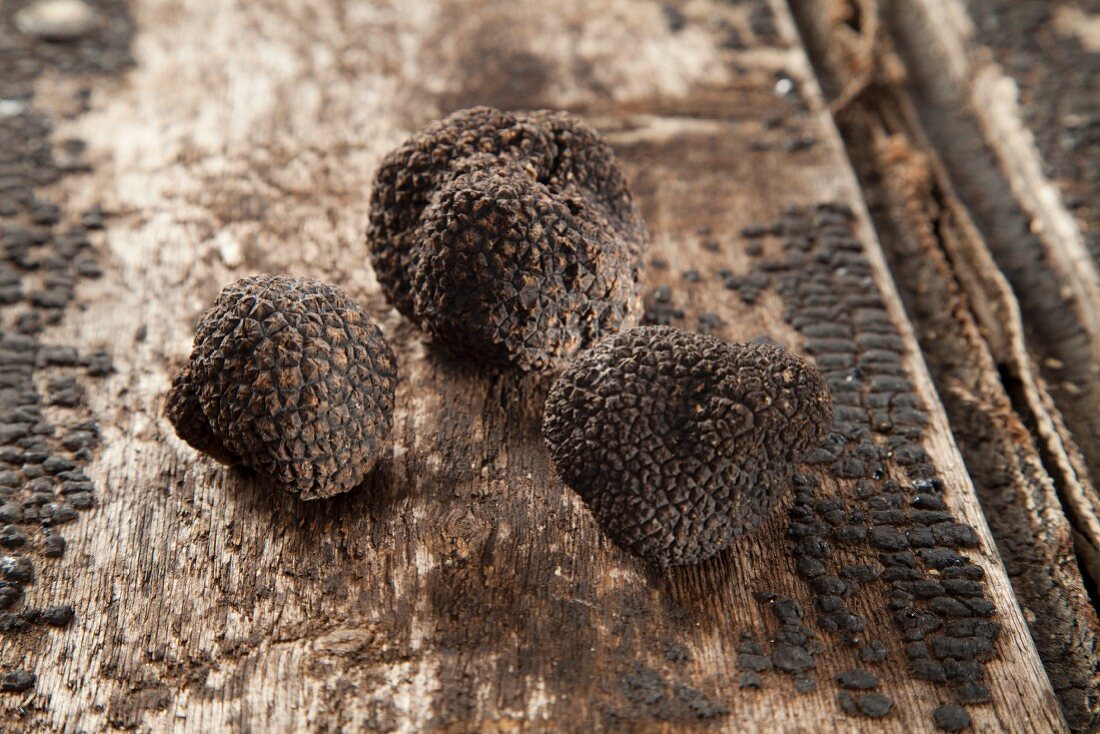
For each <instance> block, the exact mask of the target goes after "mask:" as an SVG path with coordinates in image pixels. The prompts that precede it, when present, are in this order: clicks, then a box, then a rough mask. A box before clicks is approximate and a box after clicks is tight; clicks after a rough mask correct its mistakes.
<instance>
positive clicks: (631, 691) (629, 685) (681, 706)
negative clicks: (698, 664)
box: [620, 666, 729, 721]
mask: <svg viewBox="0 0 1100 734" xmlns="http://www.w3.org/2000/svg"><path fill="white" fill-rule="evenodd" d="M620 689H621V691H622V694H623V697H624V698H625V699H626V700H627V701H628V702H630V703H631V704H632V705H633V706H634V708H635V709H637V710H639V713H643V714H644V715H646V716H648V717H651V718H654V719H658V720H660V721H691V720H698V719H713V718H715V717H718V716H723V715H725V714H727V713H729V709H728V708H727V707H725V706H723V705H721V704H718V703H715V702H714V701H712V700H710V699H709V698H708V697H707V696H706V695H705V694H704V693H702V692H701V691H699V690H697V689H695V688H692V687H691V686H688V685H684V684H683V683H677V682H670V681H668V680H667V679H666V678H665V676H664V675H662V674H661V673H660V672H659V671H656V670H653V669H652V668H646V667H643V666H639V667H637V668H636V669H635V670H634V671H633V672H631V673H628V674H627V675H624V676H623V677H622V679H621V680H620Z"/></svg>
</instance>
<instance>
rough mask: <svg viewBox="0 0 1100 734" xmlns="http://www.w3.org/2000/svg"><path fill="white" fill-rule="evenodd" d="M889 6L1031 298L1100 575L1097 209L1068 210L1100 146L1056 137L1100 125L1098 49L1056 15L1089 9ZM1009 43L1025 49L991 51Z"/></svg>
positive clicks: (1048, 418)
mask: <svg viewBox="0 0 1100 734" xmlns="http://www.w3.org/2000/svg"><path fill="white" fill-rule="evenodd" d="M883 6H884V14H885V15H886V16H887V17H888V18H889V23H890V26H891V29H892V31H893V32H894V33H895V36H896V37H897V40H898V45H899V48H900V50H901V51H902V53H903V55H905V56H906V58H907V61H908V67H909V69H910V71H911V73H912V77H913V82H914V83H913V84H912V86H911V88H912V90H913V92H914V97H915V101H916V104H917V108H918V110H919V112H920V114H921V119H922V122H923V124H924V126H925V129H926V130H927V131H928V133H929V136H930V137H931V138H932V140H933V141H934V142H935V144H936V146H937V148H938V149H939V150H940V152H941V155H942V156H943V160H944V163H945V165H946V167H947V169H948V171H949V173H950V175H951V177H952V180H953V183H954V186H955V189H956V191H957V192H958V193H959V196H960V197H961V198H962V200H963V201H965V202H966V203H967V205H968V207H969V209H970V211H971V213H972V214H973V216H974V219H975V222H976V223H977V224H978V226H979V228H980V229H981V230H982V232H983V235H984V238H985V241H986V242H987V243H988V245H989V249H990V252H991V253H992V255H993V257H994V258H995V260H996V262H997V264H998V266H999V267H1000V269H1001V271H1002V272H1003V273H1004V275H1005V277H1006V278H1007V280H1008V282H1009V283H1010V284H1011V286H1012V289H1013V293H1014V296H1015V298H1016V299H1017V300H1018V302H1019V304H1020V309H1021V314H1022V316H1023V326H1024V336H1025V339H1026V347H1027V351H1028V354H1029V355H1030V358H1031V360H1032V361H1033V363H1034V365H1035V367H1034V369H1033V371H1034V372H1035V375H1036V378H1037V379H1038V380H1040V381H1041V382H1042V384H1041V385H1039V386H1038V387H1037V389H1036V390H1034V391H1032V394H1031V395H1030V396H1029V398H1028V399H1029V400H1030V401H1031V402H1032V403H1033V405H1034V410H1035V415H1036V420H1037V421H1038V423H1039V424H1040V425H1039V426H1038V431H1039V432H1040V433H1041V434H1042V435H1043V436H1044V440H1045V442H1046V443H1047V446H1048V449H1049V450H1050V451H1051V452H1052V462H1051V463H1052V465H1053V464H1055V463H1056V464H1060V465H1061V468H1060V469H1059V471H1060V472H1061V473H1062V475H1063V477H1064V480H1063V481H1062V482H1061V486H1060V490H1061V492H1062V496H1063V498H1064V500H1065V503H1066V506H1067V509H1068V510H1069V511H1070V512H1071V514H1072V516H1073V520H1074V523H1075V526H1076V528H1077V530H1078V531H1079V536H1078V537H1079V541H1080V542H1079V544H1078V545H1079V552H1080V554H1081V556H1082V558H1084V559H1085V561H1086V563H1087V564H1088V566H1089V568H1090V573H1091V574H1092V575H1093V576H1094V577H1095V576H1096V574H1097V573H1100V535H1098V533H1100V496H1098V495H1097V491H1096V487H1095V481H1096V480H1095V477H1096V476H1097V474H1098V473H1100V417H1098V416H1100V410H1098V408H1100V271H1098V270H1097V266H1096V261H1095V260H1094V258H1092V257H1090V254H1089V242H1091V241H1092V239H1094V238H1095V230H1096V218H1095V216H1094V214H1092V213H1091V212H1092V211H1093V210H1092V209H1091V208H1090V206H1078V207H1077V208H1076V209H1075V211H1072V212H1071V210H1070V208H1069V206H1068V205H1069V204H1071V203H1073V202H1074V201H1075V200H1076V201H1077V202H1080V203H1082V204H1083V203H1084V202H1085V201H1087V198H1088V197H1087V196H1082V192H1083V191H1086V190H1088V189H1089V188H1090V187H1094V186H1095V182H1096V176H1095V173H1094V171H1095V168H1096V165H1097V164H1096V158H1097V155H1098V154H1097V150H1098V149H1097V147H1096V145H1095V144H1094V143H1093V142H1091V140H1090V139H1089V138H1088V137H1087V136H1085V137H1084V138H1080V139H1077V142H1076V143H1075V144H1074V145H1075V148H1076V149H1075V150H1074V151H1073V152H1072V154H1069V153H1067V151H1065V150H1060V151H1056V150H1055V148H1056V147H1058V146H1057V145H1052V141H1060V142H1067V141H1072V140H1075V139H1076V138H1075V136H1076V133H1074V132H1073V129H1074V128H1076V126H1077V125H1079V124H1080V125H1082V126H1083V127H1084V129H1088V120H1089V119H1094V118H1095V114H1094V113H1095V111H1094V110H1092V111H1090V107H1091V106H1092V105H1094V104H1095V100H1096V98H1097V95H1096V94H1095V93H1090V92H1089V90H1088V89H1087V88H1082V85H1084V86H1085V87H1087V86H1088V83H1089V80H1092V81H1095V75H1094V74H1093V75H1090V74H1089V73H1088V69H1089V68H1091V67H1092V66H1094V65H1095V63H1096V60H1095V57H1096V56H1097V54H1096V53H1094V52H1093V53H1089V52H1088V51H1087V50H1083V49H1082V48H1081V47H1080V45H1079V43H1080V41H1079V40H1078V39H1074V38H1072V37H1071V36H1072V34H1068V35H1067V33H1066V30H1065V27H1064V25H1059V24H1058V23H1055V22H1054V21H1053V19H1052V16H1051V14H1053V15H1055V16H1059V17H1064V15H1065V12H1064V11H1070V10H1072V9H1073V8H1075V7H1077V6H1076V5H1075V4H1072V3H1041V2H1021V3H1010V4H1006V3H999V2H994V3H985V4H982V3H974V4H971V3H962V2H958V1H957V0H920V1H919V2H914V3H897V2H887V3H883ZM979 28H984V29H985V30H984V31H983V32H979ZM997 29H999V30H997ZM1082 31H1083V32H1086V33H1087V26H1082ZM1051 34H1053V35H1054V36H1057V37H1058V38H1057V40H1053V39H1052V35H1051ZM1009 38H1013V39H1017V40H1016V41H1014V43H1015V44H1019V46H1020V48H1019V49H1016V50H1013V49H1007V48H1000V49H998V48H993V49H991V48H990V47H988V46H986V45H985V44H986V43H992V44H993V45H994V46H996V45H997V42H1000V43H1002V44H1004V43H1007V39H1009ZM1063 45H1064V46H1065V52H1066V55H1067V56H1075V57H1076V58H1077V61H1076V62H1073V63H1070V64H1069V65H1070V66H1074V69H1073V70H1072V71H1071V70H1070V69H1069V68H1067V63H1068V62H1067V60H1066V58H1062V57H1061V55H1060V54H1055V53H1051V49H1052V48H1054V47H1058V48H1061V47H1062V46H1063ZM1043 49H1046V51H1045V52H1044V51H1043ZM1018 52H1019V53H1018ZM999 61H1004V62H1005V63H1008V64H1010V66H1009V67H1008V69H1006V68H1005V67H1003V66H1002V65H1001V63H999ZM1013 75H1015V78H1013ZM1035 85H1038V89H1036V88H1035ZM1059 100H1060V101H1059ZM1090 114H1091V115H1092V118H1090ZM1059 130H1060V131H1061V132H1058V131H1059ZM1070 160H1072V161H1075V163H1073V164H1072V165H1070V164H1069V163H1068V162H1067V161H1070ZM1036 384H1038V383H1036ZM1026 385H1027V381H1026V380H1025V386H1026ZM1046 395H1049V397H1046ZM1044 403H1046V405H1044Z"/></svg>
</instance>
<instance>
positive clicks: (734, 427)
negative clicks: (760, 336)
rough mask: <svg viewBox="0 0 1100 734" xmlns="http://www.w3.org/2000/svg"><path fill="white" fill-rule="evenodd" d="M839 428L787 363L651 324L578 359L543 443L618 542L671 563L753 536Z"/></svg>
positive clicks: (817, 378)
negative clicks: (800, 469) (798, 468)
mask: <svg viewBox="0 0 1100 734" xmlns="http://www.w3.org/2000/svg"><path fill="white" fill-rule="evenodd" d="M831 421H832V402H831V399H830V397H829V391H828V388H827V386H826V382H825V379H824V377H823V376H822V375H821V373H820V372H819V371H818V370H817V368H816V367H814V366H812V365H811V364H809V363H808V362H806V361H804V360H803V359H801V358H800V357H798V356H796V355H794V354H792V353H791V352H788V351H786V350H784V349H782V348H779V347H775V346H772V345H770V344H730V343H727V342H724V341H722V340H720V339H717V338H715V337H712V336H706V335H703V334H693V333H689V332H685V331H680V330H678V329H675V328H672V327H667V326H645V327H639V328H635V329H630V330H627V331H624V332H622V333H620V334H617V335H615V336H612V337H610V338H608V339H606V340H604V341H602V342H600V343H599V344H597V345H596V346H595V347H593V348H592V349H590V350H588V351H586V352H584V353H583V354H581V355H580V356H579V357H578V358H577V359H576V361H575V362H574V363H573V365H572V366H571V367H570V368H569V369H568V370H567V371H566V372H565V373H564V374H563V375H562V376H561V377H560V378H559V379H558V381H557V382H556V383H555V384H554V386H553V388H552V389H551V391H550V395H549V397H548V398H547V402H546V408H545V415H544V418H543V436H544V437H545V439H546V443H547V445H548V447H549V449H550V454H551V458H552V459H553V462H554V466H555V467H556V469H557V471H558V474H559V475H560V476H561V477H562V479H563V480H564V481H565V483H566V484H568V485H569V486H570V487H572V488H573V489H574V490H576V491H577V492H578V494H580V496H581V497H582V498H583V499H584V501H585V502H586V503H587V504H588V506H589V507H590V508H591V509H592V511H593V513H594V515H595V517H596V520H597V521H598V522H599V524H600V525H601V526H602V527H603V529H604V530H605V531H606V532H607V534H608V535H609V536H610V537H611V539H612V540H614V541H615V542H616V543H618V544H619V545H621V546H622V547H624V548H626V549H628V550H630V551H632V552H633V553H636V554H637V555H639V556H641V557H642V558H644V559H646V560H648V561H650V562H652V563H655V564H657V565H660V566H669V565H680V564H686V563H694V562H697V561H701V560H703V559H705V558H708V557H710V556H712V555H714V554H715V553H717V552H718V551H720V550H722V549H723V548H725V547H726V546H728V545H729V544H730V543H732V542H733V541H734V540H735V539H736V538H738V537H739V536H741V535H742V534H744V533H745V532H747V531H749V530H752V529H753V528H755V527H756V526H758V525H759V524H760V523H761V522H762V521H763V519H764V517H765V515H766V514H767V513H768V512H769V510H771V508H772V506H773V505H774V504H775V503H776V500H777V499H778V498H779V496H780V494H781V493H783V492H785V491H787V489H788V487H789V486H790V475H791V473H792V471H793V470H794V468H795V465H796V463H797V462H798V461H800V460H801V459H802V457H803V456H804V455H805V454H806V453H808V452H809V451H811V450H812V449H814V448H815V447H817V446H818V445H819V444H820V443H821V441H822V440H823V439H824V438H825V436H826V435H827V433H828V431H829V427H830V423H831Z"/></svg>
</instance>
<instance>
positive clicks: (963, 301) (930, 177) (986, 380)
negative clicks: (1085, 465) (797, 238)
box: [794, 0, 1100, 731]
mask: <svg viewBox="0 0 1100 734" xmlns="http://www.w3.org/2000/svg"><path fill="white" fill-rule="evenodd" d="M794 7H795V11H796V15H797V16H798V18H799V21H800V23H801V27H802V29H803V32H804V35H805V37H806V38H807V41H808V46H809V47H810V48H811V50H812V53H813V55H814V58H815V63H817V65H818V70H819V73H820V74H822V75H823V78H824V80H825V82H826V85H827V87H832V89H830V90H829V91H830V93H831V94H832V95H834V97H835V98H837V99H843V100H844V106H843V108H841V109H839V110H838V112H837V120H838V123H839V124H840V127H841V130H842V131H843V133H844V137H845V141H846V143H847V144H848V148H849V153H850V155H851V156H852V158H853V161H854V163H855V167H856V170H857V172H858V173H859V175H860V181H861V183H862V184H863V190H864V195H865V197H866V198H867V200H868V204H869V206H870V210H871V212H872V214H873V216H874V220H875V225H876V229H877V231H878V234H879V237H880V241H881V242H882V244H883V248H884V250H885V252H886V254H887V260H888V262H889V264H890V268H891V272H892V274H893V276H894V279H895V282H897V284H898V288H899V290H900V292H901V296H902V300H903V301H904V302H905V305H906V309H907V312H908V314H909V316H910V318H911V319H912V320H913V322H914V326H915V327H916V332H917V336H918V338H919V340H920V343H921V347H922V350H923V354H924V357H925V361H926V362H927V363H928V365H929V368H930V370H931V372H932V375H933V378H934V380H935V382H936V387H937V389H938V391H939V394H940V397H941V399H942V400H943V402H944V406H945V408H946V410H947V414H948V419H949V421H950V423H951V427H952V430H953V432H954V435H955V440H956V442H957V443H958V444H959V448H960V449H961V451H962V454H963V458H964V459H965V461H966V465H967V470H968V471H969V473H970V475H971V478H972V479H973V480H974V483H975V486H976V488H977V489H978V496H979V499H980V500H981V501H982V507H983V509H984V510H985V514H986V517H987V518H988V519H989V522H990V526H991V528H992V530H993V535H994V537H995V538H996V540H997V546H998V550H999V551H1000V553H1001V558H1002V560H1004V562H1005V565H1006V566H1007V568H1008V570H1009V576H1010V578H1011V579H1012V583H1013V588H1014V589H1015V590H1016V594H1017V597H1018V598H1019V600H1020V603H1021V605H1022V606H1023V608H1024V614H1025V617H1026V618H1027V620H1028V623H1029V626H1030V628H1031V633H1032V637H1033V638H1034V640H1035V642H1036V645H1037V647H1038V649H1039V655H1040V657H1041V658H1042V659H1043V662H1044V665H1045V666H1046V668H1047V673H1048V675H1049V676H1050V678H1051V682H1052V684H1053V685H1054V688H1055V691H1056V692H1057V693H1058V695H1059V699H1060V700H1061V702H1062V707H1063V712H1064V713H1065V715H1066V718H1067V721H1068V722H1069V724H1070V725H1071V727H1072V728H1074V729H1075V730H1079V731H1092V730H1093V729H1095V727H1096V726H1097V723H1098V718H1097V717H1098V707H1100V701H1098V700H1097V689H1098V683H1100V673H1098V670H1097V668H1098V660H1097V650H1096V642H1097V634H1098V631H1100V628H1098V624H1097V618H1096V612H1095V610H1094V609H1093V606H1092V602H1091V600H1090V599H1089V596H1088V593H1087V591H1086V589H1085V586H1084V583H1083V580H1082V576H1081V572H1080V570H1079V568H1078V560H1077V557H1076V556H1075V554H1074V548H1073V535H1072V528H1071V524H1070V522H1069V521H1068V520H1067V518H1066V517H1065V515H1064V514H1063V513H1064V510H1063V507H1062V503H1061V501H1060V500H1059V497H1058V493H1057V491H1056V486H1055V485H1056V484H1063V485H1064V484H1065V483H1066V482H1067V481H1072V479H1073V477H1072V475H1070V476H1069V477H1067V476H1066V472H1064V471H1062V469H1061V466H1060V464H1059V463H1058V462H1057V461H1054V462H1053V464H1054V465H1053V466H1052V468H1051V469H1050V470H1048V469H1047V467H1045V466H1044V463H1043V457H1042V453H1041V451H1040V449H1039V446H1040V445H1043V443H1044V440H1043V438H1044V434H1043V433H1042V432H1039V435H1038V436H1037V437H1033V436H1032V434H1031V433H1030V432H1029V429H1028V427H1027V426H1026V424H1025V420H1023V419H1022V418H1021V415H1020V414H1018V413H1017V410H1018V411H1020V413H1022V414H1023V416H1025V417H1028V418H1030V416H1032V415H1033V412H1034V409H1035V407H1036V406H1037V407H1038V411H1040V412H1041V414H1042V415H1043V416H1044V417H1045V416H1046V415H1047V414H1049V413H1051V412H1053V413H1054V415H1055V416H1057V413H1056V411H1052V410H1051V402H1050V399H1049V396H1047V395H1046V393H1045V386H1044V385H1043V384H1042V382H1041V380H1039V379H1037V377H1036V375H1035V372H1034V368H1033V367H1032V363H1031V360H1030V358H1029V355H1028V352H1027V350H1026V347H1025V345H1024V339H1023V334H1024V328H1023V323H1022V319H1021V317H1020V309H1019V306H1018V304H1017V301H1016V299H1015V297H1014V295H1013V293H1012V290H1011V287H1010V286H1009V284H1008V282H1007V280H1006V279H1005V278H1004V276H1003V274H1002V273H1001V272H1000V271H999V270H998V268H997V266H996V264H995V262H994V259H993V257H992V255H991V254H990V252H989V249H988V246H987V244H986V242H985V240H984V239H983V238H982V236H981V233H980V232H979V230H978V229H977V227H976V226H975V225H974V223H973V221H972V220H971V218H970V215H969V212H968V211H967V210H966V208H965V207H964V205H963V204H962V202H960V201H959V199H958V197H957V196H956V195H955V193H954V191H953V188H952V185H951V182H950V179H949V176H948V174H947V172H946V170H945V168H944V166H943V165H942V163H941V162H940V160H939V157H938V155H937V153H936V150H935V148H934V147H933V146H932V145H931V144H930V143H929V141H928V140H927V138H926V136H925V135H924V132H923V130H922V127H921V124H920V121H919V118H918V115H917V114H916V112H915V109H914V106H913V104H912V102H911V99H910V97H909V93H908V90H907V89H906V86H905V83H904V82H905V79H906V78H908V76H909V75H908V73H906V69H905V66H904V62H903V61H902V60H901V59H900V58H899V57H898V55H897V54H896V53H895V51H894V47H893V42H892V39H891V35H890V30H889V26H887V25H886V24H883V23H882V22H880V19H879V18H878V16H877V13H878V8H877V6H876V5H875V4H873V3H863V4H861V5H858V6H856V5H853V4H852V3H851V2H848V1H847V0H837V1H836V2H831V3H798V4H796V5H795V6H794ZM857 16H858V17H859V22H858V23H857V24H855V26H856V27H853V24H852V21H853V19H854V18H855V17H857ZM849 90H856V91H855V93H851V92H850V91H849ZM846 92H848V94H847V96H846V97H845V94H846ZM834 108H836V105H834ZM954 133H955V135H958V134H959V131H958V130H957V129H956V130H955V131H954ZM996 194H997V189H996V188H994V187H986V189H985V190H984V195H985V196H986V197H993V196H995V195H996ZM1010 393H1012V394H1010ZM1014 397H1015V398H1018V399H1019V400H1020V405H1019V406H1015V405H1014V404H1013V399H1014ZM1034 422H1035V421H1034V420H1032V424H1034ZM1046 436H1047V440H1046V441H1045V444H1046V446H1047V453H1048V456H1050V457H1051V458H1052V459H1053V458H1054V457H1055V456H1058V455H1060V456H1064V455H1065V449H1064V448H1063V447H1062V446H1060V445H1059V444H1058V443H1057V439H1058V433H1057V432H1056V431H1050V432H1048V433H1047V434H1046ZM1036 438H1038V441H1039V443H1038V444H1037V442H1036ZM1051 472H1053V473H1054V475H1055V477H1056V478H1057V479H1056V480H1055V479H1052V477H1051Z"/></svg>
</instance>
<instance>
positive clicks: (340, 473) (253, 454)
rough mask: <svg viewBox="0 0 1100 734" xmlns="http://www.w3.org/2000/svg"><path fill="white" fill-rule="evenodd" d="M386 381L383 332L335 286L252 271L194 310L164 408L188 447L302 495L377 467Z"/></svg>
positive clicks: (389, 416)
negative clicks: (197, 315) (187, 355)
mask: <svg viewBox="0 0 1100 734" xmlns="http://www.w3.org/2000/svg"><path fill="white" fill-rule="evenodd" d="M396 385H397V360H396V359H395V358H394V354H393V351H392V350H391V349H390V347H389V345H388V344H387V343H386V341H385V339H384V338H383V336H382V332H381V330H380V329H379V328H378V327H377V326H376V325H375V324H374V323H373V322H372V321H371V319H370V317H369V316H367V314H366V313H364V312H363V311H362V310H361V309H360V308H359V307H358V306H357V305H356V304H355V303H354V302H352V301H351V299H349V298H348V297H347V296H346V295H345V294H344V293H343V292H341V291H340V290H339V289H338V288H336V287H335V286H332V285H328V284H326V283H321V282H318V281H316V280H310V279H306V278H294V277H290V276H286V275H274V276H272V275H258V276H254V277H250V278H244V279H242V280H239V281H237V282H236V283H234V284H232V285H230V286H228V287H227V288H226V289H225V290H223V291H222V293H221V295H220V296H218V299H217V301H215V302H214V305H213V306H211V307H210V308H209V309H208V310H207V311H206V313H205V314H203V316H202V319H201V320H200V322H199V325H198V328H197V329H196V334H195V344H194V349H193V350H192V352H191V359H190V362H189V363H188V364H187V366H186V367H184V369H183V370H182V371H181V372H180V373H179V374H178V375H177V376H176V378H175V379H174V380H173V382H172V387H171V390H170V391H169V393H168V400H167V406H166V408H167V414H168V418H169V420H171V422H172V424H173V425H174V426H175V428H176V432H177V433H178V434H179V436H180V438H182V439H183V440H184V441H186V442H187V443H189V444H191V446H193V447H195V448H196V449H198V450H199V451H202V452H204V453H206V454H209V455H210V456H211V457H213V458H214V459H216V460H217V461H220V462H222V463H226V464H234V463H238V462H239V463H242V464H244V465H245V466H248V467H250V468H251V469H253V470H255V471H256V472H257V473H259V474H262V475H264V476H266V477H269V478H270V479H272V480H273V481H274V482H275V483H276V484H278V485H279V486H280V487H282V488H283V489H285V490H286V491H288V492H291V493H293V494H296V495H298V496H299V497H301V498H302V499H307V500H308V499H316V498H318V497H329V496H332V495H334V494H338V493H340V492H345V491H347V490H349V489H351V488H352V487H354V486H355V485H357V484H359V483H360V482H361V481H362V480H363V477H364V476H365V475H366V474H367V472H369V471H370V470H371V469H372V468H373V467H374V466H375V464H376V463H377V462H378V460H379V459H380V458H381V456H382V454H383V453H384V451H385V449H386V445H385V444H386V439H387V437H388V435H389V432H390V428H391V426H392V421H393V403H394V392H395V389H396Z"/></svg>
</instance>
